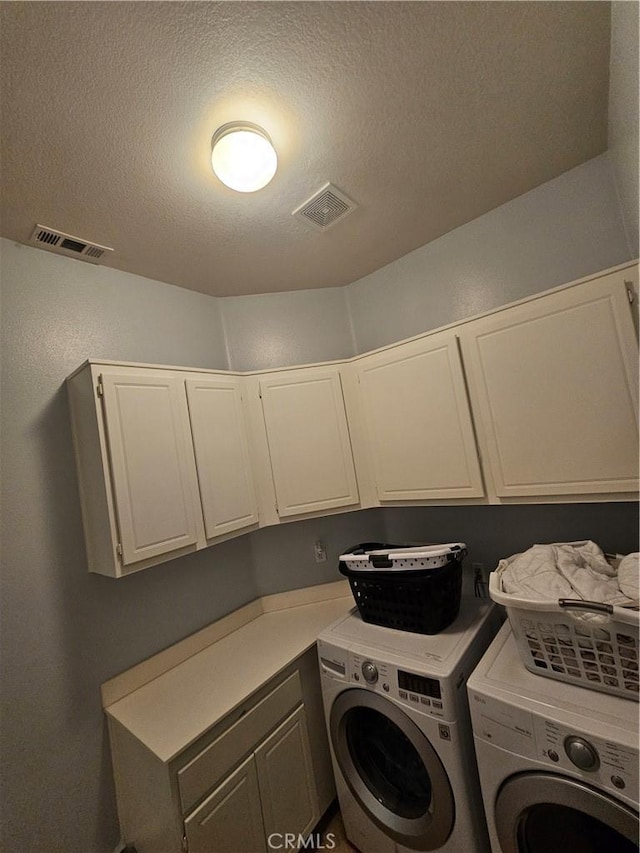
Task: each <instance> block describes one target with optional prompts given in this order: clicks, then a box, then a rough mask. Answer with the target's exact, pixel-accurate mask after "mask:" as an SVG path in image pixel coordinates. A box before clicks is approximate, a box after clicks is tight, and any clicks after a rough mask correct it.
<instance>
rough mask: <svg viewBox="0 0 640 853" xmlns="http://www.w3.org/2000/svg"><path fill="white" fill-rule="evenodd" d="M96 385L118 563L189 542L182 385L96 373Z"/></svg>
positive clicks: (190, 502)
mask: <svg viewBox="0 0 640 853" xmlns="http://www.w3.org/2000/svg"><path fill="white" fill-rule="evenodd" d="M101 383H102V388H103V392H104V397H103V406H104V416H105V424H106V430H107V440H108V444H109V451H110V460H111V469H112V473H113V492H114V497H115V506H116V514H117V520H118V528H119V531H120V546H121V550H122V562H123V564H124V565H125V566H127V565H129V564H131V563H135V562H138V561H140V560H144V559H149V558H152V557H157V556H159V555H162V554H166V553H167V552H171V551H175V550H177V549H181V548H184V547H186V546H188V545H193V544H195V542H196V540H197V528H196V512H199V511H200V510H199V507H198V508H196V506H195V504H194V489H193V486H194V477H193V469H192V468H191V466H190V464H189V446H188V436H189V433H188V429H189V426H188V420H187V409H186V402H185V399H184V389H183V387H182V383H181V382H180V380H179V379H178V378H176V377H173V376H166V377H158V376H150V375H145V374H144V373H137V374H131V375H122V374H111V373H103V374H102V377H101Z"/></svg>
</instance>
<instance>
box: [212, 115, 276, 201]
mask: <svg viewBox="0 0 640 853" xmlns="http://www.w3.org/2000/svg"><path fill="white" fill-rule="evenodd" d="M211 167H212V168H213V171H214V173H215V175H216V176H217V177H218V178H219V179H220V180H221V181H222V183H223V184H225V185H226V186H227V187H230V188H231V189H232V190H237V191H238V192H240V193H253V192H255V191H256V190H261V189H262V187H266V185H267V184H268V183H269V181H270V180H271V178H273V176H274V175H275V173H276V169H277V168H278V156H277V154H276V151H275V148H274V147H273V145H272V144H271V140H270V139H269V136H268V135H267V133H266V132H265V131H264V130H263V129H262V128H261V127H258V125H257V124H251V123H250V122H246V121H236V122H230V123H229V124H223V125H222V127H219V128H218V129H217V130H216V132H215V133H214V134H213V137H212V139H211Z"/></svg>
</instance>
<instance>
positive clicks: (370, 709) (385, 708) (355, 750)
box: [330, 688, 566, 853]
mask: <svg viewBox="0 0 640 853" xmlns="http://www.w3.org/2000/svg"><path fill="white" fill-rule="evenodd" d="M330 729H331V740H332V745H333V749H334V753H335V756H336V760H337V762H338V765H339V766H340V770H341V771H342V775H343V776H344V779H345V781H346V783H347V785H348V786H349V789H350V790H351V793H352V794H353V796H354V797H355V799H356V800H357V801H358V803H359V805H360V807H361V808H362V809H363V810H364V812H365V813H366V814H367V815H368V816H369V817H370V818H371V819H372V820H373V821H374V823H375V824H376V825H377V826H379V827H380V828H381V829H382V830H384V832H386V834H387V835H388V836H389V837H390V838H393V839H395V840H396V841H398V842H400V843H401V844H404V845H405V846H407V847H411V848H413V849H415V850H434V849H436V848H438V847H441V846H442V845H443V844H444V842H445V841H446V840H447V838H448V837H449V835H450V834H451V830H452V829H453V822H454V816H455V806H454V799H453V792H452V790H451V785H450V784H449V779H448V777H447V773H446V771H445V769H444V766H443V764H442V762H441V761H440V759H439V758H438V755H437V754H436V752H435V750H434V748H433V747H432V746H431V743H430V742H429V740H428V738H427V736H426V735H425V734H424V732H422V731H421V730H420V729H419V728H418V726H417V725H416V724H415V723H414V722H413V721H412V720H411V719H410V718H409V717H408V716H407V715H406V714H405V713H404V712H403V711H402V709H401V708H400V707H398V706H397V705H395V704H394V703H393V702H391V701H390V700H388V699H385V698H384V697H382V696H379V695H378V694H376V693H370V692H368V691H367V690H361V689H359V688H354V689H352V690H346V691H345V692H344V693H340V694H339V696H338V697H337V698H336V701H335V702H334V703H333V707H332V709H331V717H330ZM565 853H566V851H565Z"/></svg>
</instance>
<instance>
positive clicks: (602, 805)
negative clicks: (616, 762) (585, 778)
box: [495, 773, 638, 853]
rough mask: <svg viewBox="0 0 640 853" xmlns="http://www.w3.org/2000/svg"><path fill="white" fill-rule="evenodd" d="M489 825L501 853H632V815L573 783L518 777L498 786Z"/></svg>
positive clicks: (565, 779) (533, 775)
mask: <svg viewBox="0 0 640 853" xmlns="http://www.w3.org/2000/svg"><path fill="white" fill-rule="evenodd" d="M495 822H496V831H497V834H498V839H499V841H500V846H501V848H502V850H503V851H504V853H613V851H615V853H638V845H637V839H638V814H637V812H634V811H633V810H632V809H630V808H628V807H627V806H625V805H623V804H622V803H619V802H617V801H616V800H614V799H612V798H611V797H609V796H608V795H607V794H604V793H602V792H601V791H597V790H596V789H595V788H592V787H591V786H589V785H585V784H584V782H581V781H579V780H576V779H570V778H568V777H565V776H556V775H555V774H552V773H520V774H518V775H516V776H512V777H511V778H509V779H507V781H506V782H505V783H504V784H503V785H502V787H501V788H500V791H499V792H498V796H497V798H496V804H495Z"/></svg>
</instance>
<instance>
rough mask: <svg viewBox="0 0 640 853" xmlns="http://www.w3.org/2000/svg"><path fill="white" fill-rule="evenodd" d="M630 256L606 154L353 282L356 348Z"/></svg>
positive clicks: (383, 341)
mask: <svg viewBox="0 0 640 853" xmlns="http://www.w3.org/2000/svg"><path fill="white" fill-rule="evenodd" d="M631 257H632V255H631V254H630V251H629V247H628V245H627V241H626V239H625V233H624V229H623V226H622V219H621V215H620V207H619V204H618V199H617V196H616V192H615V187H614V184H613V181H612V179H611V166H610V163H609V160H608V157H607V155H602V156H601V157H596V158H595V159H593V160H589V161H588V162H587V163H584V164H583V165H582V166H578V167H577V168H576V169H572V170H571V171H570V172H566V173H565V174H564V175H561V176H560V177H559V178H556V179H555V180H553V181H549V182H548V183H546V184H543V185H542V186H540V187H537V188H536V189H535V190H531V192H528V193H526V194H525V195H522V196H520V197H519V198H516V199H514V200H513V201H511V202H508V203H507V204H503V205H502V206H501V207H498V208H496V209H495V210H493V211H491V212H490V213H487V214H486V215H485V216H481V217H479V218H478V219H474V220H473V221H472V222H469V223H467V224H466V225H463V226H461V227H460V228H456V229H455V230H454V231H451V232H449V233H448V234H445V236H444V237H440V238H439V239H438V240H434V241H433V242H432V243H429V244H428V245H426V246H423V247H422V248H420V249H416V250H415V251H413V252H410V253H409V254H408V255H405V256H404V257H403V258H400V260H398V261H394V263H392V264H389V265H388V266H386V267H383V268H382V269H380V270H378V271H377V272H374V273H372V274H371V275H368V276H366V277H365V278H362V279H360V280H359V281H357V282H354V283H353V284H350V285H348V287H347V291H348V301H349V309H350V311H351V315H352V320H353V327H354V333H355V340H356V348H357V351H358V352H367V351H368V350H371V349H375V347H379V346H383V345H384V344H388V343H391V342H393V341H395V340H399V339H401V338H408V337H411V336H412V335H417V334H420V332H424V331H427V330H429V329H434V328H437V327H438V326H444V325H446V324H448V323H453V322H455V321H457V320H462V319H464V318H465V317H469V316H471V315H473V314H479V313H482V312H483V311H490V310H491V309H493V308H497V307H498V306H500V305H504V304H506V303H507V302H512V301H514V300H516V299H522V298H523V297H525V296H530V295H531V294H532V293H537V292H539V291H541V290H547V289H548V288H550V287H554V286H556V285H559V284H564V283H565V282H568V281H572V280H573V279H576V278H580V277H582V276H585V275H588V274H589V273H592V272H597V271H599V270H602V269H606V268H607V267H611V266H615V264H619V263H623V262H624V261H627V260H629V259H630V258H631Z"/></svg>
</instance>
